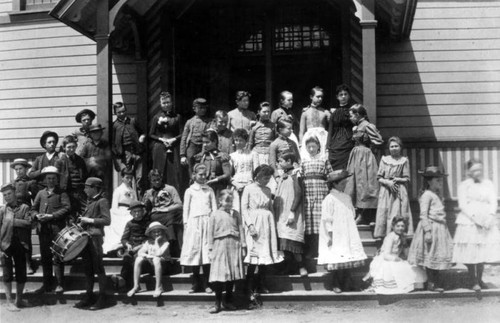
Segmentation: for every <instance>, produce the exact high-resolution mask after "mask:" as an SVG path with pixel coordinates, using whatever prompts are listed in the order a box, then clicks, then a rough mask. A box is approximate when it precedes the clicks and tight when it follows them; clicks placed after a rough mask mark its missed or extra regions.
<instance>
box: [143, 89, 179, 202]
mask: <svg viewBox="0 0 500 323" xmlns="http://www.w3.org/2000/svg"><path fill="white" fill-rule="evenodd" d="M160 108H161V111H160V112H158V114H157V115H156V116H155V117H154V118H153V121H152V122H151V129H150V130H149V137H150V138H151V139H152V140H153V142H154V144H153V152H152V158H153V167H152V169H158V170H159V171H160V173H162V174H163V182H164V183H165V184H168V185H172V186H174V187H176V188H177V189H178V190H180V191H181V193H182V191H184V189H182V188H181V186H180V185H181V182H183V181H181V175H182V174H181V172H180V169H181V168H180V150H179V147H180V140H181V134H182V127H183V124H182V119H181V116H180V115H179V114H178V113H176V112H175V109H174V105H173V102H172V96H171V95H170V93H168V92H161V93H160ZM171 169H177V170H179V171H177V172H172V171H170V170H171ZM184 188H185V186H184Z"/></svg>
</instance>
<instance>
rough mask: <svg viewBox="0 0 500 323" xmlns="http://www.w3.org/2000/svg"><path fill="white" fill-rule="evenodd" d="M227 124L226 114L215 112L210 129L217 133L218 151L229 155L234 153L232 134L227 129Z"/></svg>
mask: <svg viewBox="0 0 500 323" xmlns="http://www.w3.org/2000/svg"><path fill="white" fill-rule="evenodd" d="M228 122H229V117H228V116H227V112H226V111H224V110H218V111H217V112H215V120H214V121H213V124H212V125H211V126H210V128H211V129H214V130H215V132H217V137H218V138H219V145H218V148H219V151H221V152H223V153H225V154H228V155H229V154H230V153H232V152H233V151H234V143H233V132H232V131H231V130H229V129H228V127H227V126H228Z"/></svg>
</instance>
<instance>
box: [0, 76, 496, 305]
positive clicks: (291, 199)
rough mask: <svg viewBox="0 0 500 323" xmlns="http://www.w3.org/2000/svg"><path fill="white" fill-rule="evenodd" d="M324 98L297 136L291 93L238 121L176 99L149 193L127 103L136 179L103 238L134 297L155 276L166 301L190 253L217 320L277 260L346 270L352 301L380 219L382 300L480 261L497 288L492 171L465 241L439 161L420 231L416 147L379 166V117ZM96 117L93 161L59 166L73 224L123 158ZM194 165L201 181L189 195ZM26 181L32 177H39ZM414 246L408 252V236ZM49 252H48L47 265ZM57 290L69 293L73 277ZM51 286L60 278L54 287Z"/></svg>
mask: <svg viewBox="0 0 500 323" xmlns="http://www.w3.org/2000/svg"><path fill="white" fill-rule="evenodd" d="M323 94H324V91H323V90H322V89H321V88H319V87H315V88H313V89H312V90H311V95H310V98H311V104H310V105H309V106H308V107H306V108H304V109H303V111H302V116H301V118H300V131H299V136H298V138H297V136H296V135H295V132H296V125H297V123H298V122H297V119H296V118H295V117H294V115H293V112H292V110H291V108H292V105H293V94H292V93H290V92H287V91H284V92H282V93H281V97H280V108H279V109H276V110H275V111H272V112H271V106H270V104H269V103H267V102H263V103H261V104H260V106H259V111H258V115H255V114H254V113H253V112H251V111H249V110H248V106H249V100H250V94H249V93H248V92H245V91H239V92H237V94H236V101H235V103H236V108H235V109H234V110H232V111H230V112H229V113H226V112H225V111H223V110H220V111H217V112H216V113H215V120H212V119H211V118H209V109H208V104H207V101H206V100H205V99H203V98H198V99H196V100H194V102H193V111H194V113H195V116H194V117H192V118H191V119H189V120H188V121H187V122H186V123H185V125H184V126H183V124H182V120H181V117H180V116H179V114H177V113H176V112H175V111H174V109H173V102H172V98H171V96H170V94H168V93H166V92H162V93H161V95H160V103H161V104H160V106H161V111H160V112H159V113H158V114H157V115H156V116H155V118H154V119H153V124H152V125H151V130H150V133H149V137H150V139H151V140H153V154H152V157H153V163H152V165H153V166H152V170H151V171H150V172H149V176H148V179H149V182H150V186H151V188H150V189H148V190H146V189H145V184H144V182H143V181H141V178H140V174H139V173H142V170H141V167H142V166H141V165H142V159H141V149H143V148H144V142H145V138H144V136H143V135H142V134H141V133H140V129H139V128H138V127H137V125H136V123H135V121H134V120H133V118H129V117H128V116H126V109H125V107H124V106H123V105H119V104H118V105H115V106H114V110H115V112H116V114H117V116H118V119H117V121H116V122H115V125H114V131H113V135H114V136H117V137H113V148H112V151H113V155H112V156H113V158H114V159H113V160H114V163H115V165H118V166H117V169H119V170H120V172H121V175H122V184H121V185H120V186H119V187H118V188H116V189H115V191H114V194H113V201H112V208H111V225H110V226H106V228H105V229H104V230H105V236H104V242H103V243H104V253H106V252H110V254H111V253H117V254H119V255H121V256H123V261H124V262H123V268H122V272H121V275H119V276H114V277H113V281H114V282H115V284H116V285H117V286H125V287H126V288H127V290H128V293H127V294H128V296H130V297H132V296H133V295H134V294H136V293H137V292H139V291H140V284H139V278H140V274H141V272H143V271H144V270H149V271H151V272H154V274H155V276H156V287H155V291H154V295H153V296H154V297H159V296H160V295H161V294H162V292H163V287H162V284H161V277H162V274H164V273H168V272H169V267H170V265H169V264H170V263H171V261H172V257H178V258H179V260H180V264H181V265H182V266H185V267H190V268H191V271H192V273H193V274H192V280H193V283H192V289H191V291H190V292H193V293H196V292H202V291H204V292H212V290H213V291H215V295H216V304H215V307H214V308H213V309H212V312H213V313H217V312H219V311H220V310H221V308H222V307H224V308H226V309H234V305H233V304H232V291H233V288H234V282H235V281H238V280H242V279H245V281H246V284H245V289H246V290H247V291H248V294H249V295H252V293H266V292H267V291H268V288H267V287H266V284H265V282H266V273H268V272H269V266H270V265H273V264H277V263H280V262H283V261H285V266H284V268H285V271H286V273H288V274H296V273H299V274H300V275H301V276H304V277H305V276H307V275H308V272H310V271H311V270H314V268H315V264H316V262H315V261H314V259H315V258H316V259H317V264H320V265H325V267H326V269H327V270H328V271H330V272H332V275H331V277H332V282H331V283H332V284H331V285H332V289H333V291H334V292H336V293H340V292H342V291H343V290H348V289H349V288H350V286H349V282H350V280H351V279H350V269H352V268H356V267H362V266H364V265H365V264H366V261H367V256H366V254H365V252H364V250H363V245H362V243H361V239H360V236H359V233H358V230H357V227H356V224H359V223H362V222H364V221H369V220H371V219H374V220H375V229H374V236H375V237H376V238H377V239H379V240H380V241H382V240H383V244H382V248H381V250H380V254H379V255H378V256H377V257H375V258H374V260H373V261H372V263H371V266H370V272H369V274H368V275H367V276H366V279H370V278H372V283H371V286H372V288H373V289H374V290H375V291H376V292H379V293H397V292H408V291H411V290H413V288H414V284H415V283H423V282H425V281H426V280H427V279H428V281H429V282H428V286H427V287H428V289H429V290H434V291H442V283H441V279H440V275H439V272H440V271H441V270H445V269H448V268H449V267H450V266H451V263H452V262H455V261H456V262H463V263H466V264H468V267H469V272H470V273H471V277H472V278H471V279H472V280H473V281H474V282H475V283H474V284H473V286H474V289H478V287H477V286H480V287H483V288H484V286H485V285H484V283H483V282H482V280H481V276H482V270H483V265H482V264H483V263H484V262H491V261H495V260H496V257H495V256H494V255H493V254H492V253H491V252H489V251H488V250H489V249H487V248H491V247H492V246H495V247H496V246H497V245H498V246H500V234H499V233H498V228H497V227H496V224H495V223H494V220H492V217H493V215H494V213H495V212H496V200H495V201H493V197H494V198H496V193H495V192H494V190H493V188H492V185H489V184H488V182H487V180H483V178H482V176H483V175H482V168H480V167H479V166H477V165H478V164H480V162H478V161H476V162H473V163H472V164H473V165H471V166H470V167H469V168H470V171H471V174H475V175H471V177H472V178H473V182H472V183H469V186H470V187H475V188H477V187H476V186H478V185H479V184H481V186H480V187H481V189H482V190H483V191H484V192H483V194H482V195H480V196H476V195H477V190H476V191H473V190H472V189H468V190H467V192H468V193H470V194H473V193H474V194H476V195H475V196H473V197H472V198H473V199H474V201H475V203H476V202H477V203H479V204H480V203H486V202H485V200H486V198H485V196H486V197H488V199H489V200H488V202H487V204H488V206H484V207H482V208H479V209H481V210H482V211H481V212H482V213H481V214H480V215H478V214H477V212H478V211H477V209H478V208H477V207H476V206H477V203H476V204H473V205H474V207H471V206H470V205H469V204H468V203H470V202H460V207H461V210H462V213H463V214H464V215H463V216H461V217H459V221H457V223H458V224H459V229H458V230H457V235H456V236H455V245H453V240H452V239H451V237H450V234H449V233H448V230H447V226H446V214H445V212H444V206H443V201H442V195H441V193H440V192H441V191H442V178H443V176H445V174H444V173H443V172H442V171H441V170H440V169H438V168H437V167H434V166H430V167H427V168H426V169H425V170H424V171H423V172H422V176H423V178H424V189H423V192H422V194H421V197H420V200H419V201H420V223H419V224H418V226H417V229H416V230H415V233H414V232H413V219H412V215H411V211H410V203H409V197H408V188H407V187H408V183H409V181H410V172H409V163H408V158H406V157H404V156H402V148H403V144H402V141H401V140H400V139H399V138H398V137H391V138H390V139H389V140H388V150H389V153H390V155H388V156H383V157H382V159H381V160H380V166H379V163H378V162H377V158H376V157H375V155H374V153H373V151H372V148H373V147H376V146H380V145H381V144H382V143H383V139H382V137H381V135H380V134H379V132H378V130H377V129H376V127H375V126H374V125H373V124H371V123H370V122H369V120H368V117H367V114H368V113H367V111H366V108H365V107H363V106H362V105H360V104H355V103H354V102H353V101H352V99H351V98H350V92H349V88H348V87H346V86H344V85H342V86H339V87H338V88H337V93H336V97H337V100H338V104H337V105H336V106H335V108H332V109H329V110H328V109H325V108H323V107H322V100H323ZM89 111H90V110H88V111H82V112H81V113H80V114H79V116H77V120H78V119H79V120H81V122H82V128H81V129H80V133H83V134H86V135H87V136H88V141H85V143H84V146H85V147H86V148H85V149H84V150H83V152H82V153H81V154H82V156H81V157H84V158H83V159H82V158H81V157H80V156H79V155H78V154H76V153H75V151H76V150H77V144H78V140H76V139H72V137H66V138H65V140H64V142H63V146H64V148H65V151H64V153H61V155H62V156H61V157H60V158H58V159H56V160H59V161H58V162H57V163H56V162H54V165H55V166H56V167H55V168H56V169H55V170H53V171H52V173H57V174H59V175H60V177H59V178H56V179H55V180H54V186H56V184H58V185H59V186H61V187H63V189H64V190H65V191H64V192H61V194H67V195H68V196H67V199H68V200H69V202H70V203H67V207H66V208H67V210H66V209H65V211H64V212H66V213H68V214H70V215H72V217H73V218H78V215H79V214H81V212H84V210H86V208H88V204H89V203H90V202H91V201H90V200H87V199H86V198H85V196H88V195H86V194H83V193H85V192H83V188H84V187H86V186H85V185H84V184H83V183H85V179H86V177H87V176H88V175H89V174H94V175H95V176H97V175H98V174H101V175H102V172H103V170H105V169H106V168H103V167H104V166H102V165H101V164H102V163H106V162H107V161H106V160H108V159H109V158H110V157H109V156H111V155H110V154H107V153H105V152H104V151H102V149H104V148H103V147H101V146H103V144H102V141H101V139H100V135H102V127H100V126H96V127H94V126H92V125H91V122H92V119H93V117H95V115H94V114H93V112H92V111H90V112H89ZM257 116H258V120H257ZM89 117H91V118H90V123H89V120H87V119H89ZM84 119H85V120H84ZM84 122H85V124H84ZM97 128H98V129H97ZM93 133H96V135H93ZM299 140H300V144H299ZM57 141H58V137H57V134H55V133H53V132H47V133H44V135H43V136H42V138H41V144H42V146H43V147H44V148H45V149H46V153H45V154H44V155H42V156H41V157H40V158H39V159H37V161H35V163H34V165H33V167H32V169H31V171H30V174H32V176H33V178H38V177H37V176H35V175H36V173H35V172H36V171H40V170H41V169H42V166H43V167H46V166H50V161H51V160H52V159H53V157H54V156H55V155H57V153H56V152H55V146H56V145H57ZM102 159H105V161H102ZM22 163H23V162H18V163H17V164H16V163H14V164H13V165H18V164H22ZM25 164H27V162H26V163H25ZM182 165H183V166H184V167H186V168H187V169H186V171H187V173H189V178H190V180H189V182H190V183H191V184H190V186H189V187H187V188H186V186H187V185H186V184H187V182H188V181H187V180H186V179H184V178H183V176H184V170H183V167H181V166H182ZM25 166H26V167H27V168H29V167H28V166H31V165H25ZM96 169H97V170H98V171H100V172H101V173H99V172H96ZM184 169H185V168H184ZM478 169H479V170H478ZM26 170H27V169H26ZM472 170H474V172H475V173H474V172H472ZM16 171H17V168H16ZM49 173H50V172H46V174H45V175H49ZM18 175H19V176H18V179H17V180H16V181H19V182H22V180H23V178H25V177H26V176H25V175H26V174H24V175H23V174H21V173H18ZM45 180H46V181H45V183H44V182H42V181H38V182H34V183H30V184H29V185H31V186H34V187H37V185H38V186H40V187H43V186H42V185H48V183H46V182H47V178H45ZM56 182H57V183H56ZM484 183H487V184H484ZM27 185H28V184H23V186H19V187H16V193H17V194H18V196H17V197H18V200H21V195H22V194H21V193H18V192H21V191H22V190H23V189H24V190H26V186H27ZM29 185H28V186H29ZM474 185H475V186H474ZM104 186H106V183H104ZM34 189H35V188H34ZM38 189H40V188H38ZM492 190H493V192H492ZM179 193H180V194H179ZM182 194H184V199H183V200H181V195H182ZM464 194H465V193H464ZM24 198H26V196H24ZM463 199H465V197H464V198H463ZM6 200H7V199H6ZM139 201H142V202H139ZM30 203H31V201H30ZM63 204H64V203H63ZM490 204H491V205H490ZM493 204H494V206H493ZM467 210H470V212H469V211H467ZM0 211H3V209H0ZM40 212H41V211H40ZM467 212H469V213H471V214H472V215H471V214H468V215H465V214H466V213H467ZM1 216H2V213H1V212H0V218H1ZM108 224H109V223H108ZM104 225H106V224H103V225H102V226H104ZM474 225H476V226H474ZM477 226H479V228H478V227H477ZM1 228H2V230H3V228H4V226H2V227H1ZM101 228H102V227H101ZM60 229H61V228H59V230H60ZM57 232H58V231H57V230H55V231H51V232H50V233H46V235H47V236H46V240H47V239H48V240H47V241H49V240H50V239H54V236H55V234H57ZM473 234H475V236H474V238H471V237H470V236H471V235H473ZM412 237H413V240H412V243H411V245H410V246H409V253H408V256H406V255H405V254H406V252H407V251H408V245H407V240H408V238H412ZM2 239H3V238H2ZM101 239H102V236H101ZM2 241H3V240H2ZM101 242H102V241H101ZM101 245H102V243H101ZM478 246H479V247H478ZM26 248H29V247H28V246H26ZM453 248H455V251H454V252H452V251H453ZM471 248H479V250H472V249H471ZM2 250H3V251H4V252H5V250H7V248H5V249H4V248H3V247H2ZM478 252H479V255H480V256H478ZM28 253H30V252H27V254H28ZM473 256H475V258H474V259H472V260H470V258H473ZM47 257H48V256H47V255H46V256H45V257H44V256H43V255H42V263H43V262H44V261H45V260H44V258H45V259H46V258H47ZM499 258H500V257H499ZM405 259H407V260H405ZM498 260H500V259H498ZM48 264H49V263H48V261H47V266H49V265H48ZM245 265H246V274H245V272H244V270H245ZM417 266H420V267H417ZM47 268H48V267H47ZM419 268H420V269H419ZM421 268H426V271H423V270H422V269H421ZM47 270H48V269H47ZM44 273H45V267H44ZM56 273H57V272H56ZM56 276H57V275H56ZM56 278H57V277H56ZM21 282H22V279H21ZM57 283H58V284H57V287H58V288H59V287H61V288H60V289H59V291H60V292H62V280H61V281H58V282H57ZM48 284H49V282H48V279H47V286H45V282H44V286H45V288H46V289H49V286H48ZM480 287H479V288H480ZM224 290H225V292H226V298H225V299H224V300H223V299H222V293H223V291H224Z"/></svg>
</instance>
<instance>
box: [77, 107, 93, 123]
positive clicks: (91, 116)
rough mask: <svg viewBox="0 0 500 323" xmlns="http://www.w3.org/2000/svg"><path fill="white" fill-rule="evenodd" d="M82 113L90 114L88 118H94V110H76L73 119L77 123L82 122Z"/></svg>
mask: <svg viewBox="0 0 500 323" xmlns="http://www.w3.org/2000/svg"><path fill="white" fill-rule="evenodd" d="M84 114H88V115H89V116H90V119H92V120H94V119H95V112H94V111H92V110H89V109H83V110H82V111H80V112H78V113H77V114H76V116H75V120H76V122H78V123H81V122H82V117H83V115H84Z"/></svg>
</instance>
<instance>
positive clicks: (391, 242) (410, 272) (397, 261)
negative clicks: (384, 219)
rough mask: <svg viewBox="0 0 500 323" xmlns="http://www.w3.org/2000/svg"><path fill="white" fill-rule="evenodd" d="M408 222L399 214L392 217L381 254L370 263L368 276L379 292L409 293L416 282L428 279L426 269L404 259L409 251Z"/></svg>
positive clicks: (374, 288)
mask: <svg viewBox="0 0 500 323" xmlns="http://www.w3.org/2000/svg"><path fill="white" fill-rule="evenodd" d="M406 223H407V219H406V218H404V217H401V216H399V215H397V216H395V217H393V218H392V220H391V227H392V231H390V232H389V233H388V234H387V236H385V238H384V244H383V245H382V248H381V249H380V253H379V255H377V256H375V258H373V261H372V263H371V264H370V273H369V274H368V277H372V278H373V282H372V285H371V287H372V288H373V290H374V291H375V292H376V293H377V294H401V293H409V292H411V291H412V290H413V289H414V288H415V287H416V284H421V283H424V282H425V281H426V275H425V271H423V270H421V269H420V267H415V266H410V264H409V263H408V261H406V260H404V259H405V253H406V251H407V245H406V234H405V231H406V230H407V229H406V227H407V225H406ZM368 277H366V278H364V279H363V280H366V279H367V278H368Z"/></svg>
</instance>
